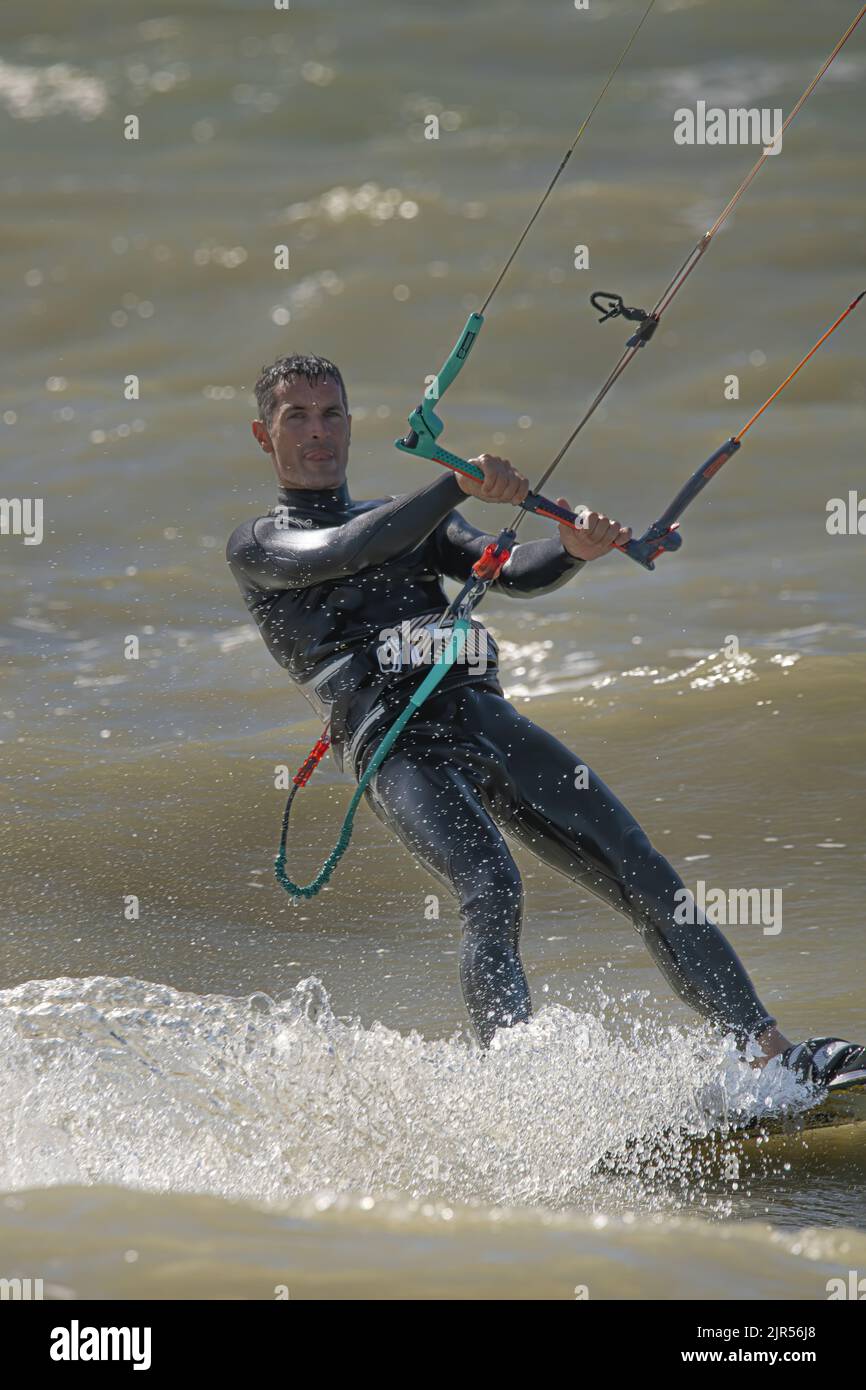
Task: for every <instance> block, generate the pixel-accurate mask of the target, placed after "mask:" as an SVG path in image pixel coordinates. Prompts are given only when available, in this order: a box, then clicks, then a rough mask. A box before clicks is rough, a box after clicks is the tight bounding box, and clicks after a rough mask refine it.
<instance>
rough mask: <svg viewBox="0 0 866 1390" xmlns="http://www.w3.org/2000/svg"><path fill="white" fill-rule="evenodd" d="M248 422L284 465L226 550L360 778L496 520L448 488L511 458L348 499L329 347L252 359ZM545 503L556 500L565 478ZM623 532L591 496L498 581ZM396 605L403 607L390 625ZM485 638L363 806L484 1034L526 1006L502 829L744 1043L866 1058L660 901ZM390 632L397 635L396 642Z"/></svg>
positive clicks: (498, 484) (703, 923) (645, 866)
mask: <svg viewBox="0 0 866 1390" xmlns="http://www.w3.org/2000/svg"><path fill="white" fill-rule="evenodd" d="M255 394H256V401H257V405H258V410H259V418H258V419H256V420H255V421H253V422H252V430H253V434H254V436H255V438H256V440H257V442H258V444H259V446H260V447H261V449H262V450H263V451H264V452H265V453H266V454H268V456H269V457H270V459H271V461H272V463H273V466H274V469H275V472H276V476H277V481H278V483H279V494H278V501H277V505H276V507H274V508H273V509H272V510H271V511H270V512H269V513H268V514H267V516H262V517H257V518H255V519H253V520H251V521H247V522H245V523H243V524H242V525H241V526H239V527H238V528H237V529H236V530H235V531H234V533H233V534H232V536H231V539H230V540H229V543H228V548H227V558H228V561H229V564H230V566H231V569H232V572H233V573H234V576H235V578H236V580H237V582H238V584H239V586H240V588H241V592H242V594H243V596H244V600H245V602H246V605H247V607H248V609H249V611H250V613H251V614H252V616H253V618H254V619H255V621H256V623H257V625H258V627H259V630H260V631H261V633H262V636H263V638H264V640H265V642H266V644H267V646H268V649H269V650H270V652H271V654H272V655H273V656H274V658H275V659H276V660H277V662H279V664H280V665H281V666H283V667H284V668H285V669H286V670H287V671H288V672H289V674H290V675H291V677H292V678H293V680H294V681H295V682H296V684H297V685H298V686H299V688H300V689H301V691H302V692H303V694H304V695H305V696H306V697H307V699H308V700H309V702H310V703H311V705H312V707H313V709H314V710H315V711H316V713H317V714H318V716H319V717H320V718H321V719H322V720H323V721H326V722H327V723H328V724H329V728H330V738H331V748H332V751H333V753H334V756H335V759H336V761H337V763H338V766H340V767H341V768H343V767H345V768H346V769H347V770H349V771H351V773H352V775H353V776H354V777H355V779H356V781H357V780H360V778H361V776H362V774H363V771H364V768H365V766H366V764H367V762H368V760H369V758H370V757H371V756H372V753H373V751H374V749H375V746H376V742H377V736H381V735H382V734H383V733H384V731H385V730H386V729H387V728H388V727H389V726H390V724H391V723H392V722H393V720H394V718H396V716H397V714H398V713H399V711H400V710H402V709H403V708H404V707H405V704H406V701H407V699H408V696H409V695H410V694H411V693H412V692H413V691H414V690H415V689H416V688H417V687H418V685H419V684H420V682H421V680H422V679H423V677H424V674H425V670H424V667H423V665H422V666H420V667H419V666H418V665H415V664H413V662H412V660H411V658H410V659H409V660H407V661H405V662H404V663H403V664H402V665H401V664H400V662H399V660H398V661H396V662H395V650H394V647H393V643H390V642H389V640H387V638H386V639H383V634H393V633H394V631H395V630H396V631H402V632H403V633H404V634H405V633H406V632H407V631H408V635H409V643H408V650H409V651H410V652H411V650H412V648H414V649H415V650H416V652H419V653H421V654H422V655H423V652H422V646H423V644H422V643H421V641H420V639H421V638H423V637H424V635H425V633H427V634H429V633H430V632H431V629H432V630H433V632H434V634H435V626H436V620H437V618H438V617H440V615H441V614H442V612H443V610H444V609H445V607H446V606H447V603H448V599H447V596H446V594H445V592H444V590H443V588H442V578H443V576H445V577H448V578H451V579H455V580H459V581H461V582H462V581H464V580H466V578H467V577H468V575H469V572H470V568H471V566H472V564H473V563H474V562H475V561H476V560H478V558H479V557H480V556H481V554H482V551H483V550H484V548H485V546H486V545H487V544H488V543H489V542H490V541H491V539H493V538H492V537H491V536H490V535H488V534H485V533H484V532H482V531H479V530H478V529H477V528H476V527H475V526H473V525H471V524H470V523H469V522H468V521H466V520H465V518H464V517H463V516H462V515H461V514H460V512H459V511H458V510H456V507H457V504H458V503H459V502H460V501H461V499H462V498H463V497H464V496H467V495H468V496H473V497H478V498H481V499H482V500H484V501H486V502H504V503H508V504H510V505H512V506H514V505H517V504H519V502H520V501H521V500H522V499H523V498H524V497H525V496H526V493H527V491H528V487H529V485H528V482H527V480H526V479H525V478H524V477H523V476H522V475H521V474H519V473H518V472H516V470H515V469H514V468H513V467H512V466H511V464H510V463H509V462H508V461H507V460H505V459H500V458H497V457H493V456H491V455H487V454H482V455H481V456H480V457H479V458H477V459H475V460H473V461H474V462H475V463H476V464H477V465H478V466H479V467H480V468H481V469H482V472H483V474H484V480H483V482H482V481H476V480H475V479H471V478H468V477H465V476H460V475H458V474H456V473H452V472H446V473H443V474H442V475H441V476H440V477H437V478H436V479H435V480H434V481H433V482H430V483H427V484H426V485H425V486H423V487H420V488H418V489H417V490H416V491H415V492H411V493H405V494H401V495H400V496H396V497H395V496H391V497H387V498H380V499H377V500H374V501H357V500H355V499H354V498H353V497H352V496H351V495H350V493H349V490H348V486H347V483H346V470H347V465H348V453H349V444H350V439H351V415H350V414H349V411H348V401H347V397H346V390H345V386H344V383H343V378H342V376H341V374H340V372H339V370H338V368H337V367H336V366H335V365H334V364H333V363H332V362H330V361H329V360H328V359H327V358H323V357H317V356H297V355H295V356H289V357H284V358H280V359H279V360H278V361H277V362H275V363H274V364H273V365H272V366H270V367H269V368H266V369H263V372H262V375H261V376H260V377H259V380H258V381H257V383H256V387H255ZM557 500H558V503H559V505H561V506H565V507H570V503H569V502H568V501H567V500H566V499H565V498H559V499H557ZM630 535H631V532H630V531H629V530H628V528H624V527H621V526H620V525H619V524H618V523H617V522H615V521H613V520H611V519H609V518H608V517H606V516H604V515H600V514H598V513H596V512H589V514H588V517H587V529H586V530H585V531H582V532H581V531H575V530H573V529H571V528H569V527H566V526H560V528H559V536H558V537H555V536H551V537H549V538H545V539H543V540H533V541H527V542H524V543H522V544H520V545H517V546H515V548H514V550H513V553H512V554H511V557H510V559H509V560H508V562H507V563H506V564H505V566H504V568H503V569H502V571H501V573H500V576H499V578H498V580H497V581H496V582H495V585H494V587H495V588H496V590H497V592H498V593H500V594H503V595H508V596H510V597H516V598H524V599H528V598H533V597H535V596H537V595H540V594H545V593H549V592H551V591H552V590H554V589H558V588H559V587H561V586H562V585H563V584H565V583H567V582H568V581H569V580H570V579H572V578H573V577H574V575H575V574H577V573H578V571H579V570H581V569H582V568H583V566H584V565H585V564H587V563H589V562H590V561H592V560H595V559H598V558H599V557H600V556H602V555H604V554H606V553H607V552H608V551H609V550H610V549H611V548H612V546H613V545H614V544H617V543H624V542H625V541H627V540H628V539H629V537H630ZM406 624H408V629H407V628H406V626H405V625H406ZM473 629H474V632H475V633H476V634H477V635H478V638H479V641H480V642H481V651H482V654H483V655H484V656H485V660H483V661H481V662H479V661H478V660H477V651H476V653H475V659H473V660H472V661H469V660H467V661H465V662H462V663H457V664H455V665H454V666H453V667H452V668H451V669H450V670H449V671H448V673H447V675H446V676H445V678H444V679H443V681H442V683H441V685H440V686H439V688H438V689H437V690H436V691H435V692H434V694H433V695H432V696H431V698H430V699H429V700H428V702H427V703H426V704H424V706H423V707H422V709H421V710H420V711H419V713H418V714H416V715H415V716H414V717H413V719H412V720H411V721H410V722H409V724H408V725H407V726H406V728H405V730H404V731H403V733H402V734H401V735H400V738H399V740H398V742H397V743H396V744H395V746H394V749H393V750H392V751H391V753H390V754H389V755H388V757H387V758H386V759H385V761H384V762H383V764H382V766H381V767H380V768H379V770H378V772H377V773H376V775H375V777H374V779H373V780H372V781H371V784H370V786H369V787H368V789H367V791H366V793H365V795H366V799H367V801H368V804H369V805H370V806H371V808H372V809H373V811H374V812H375V814H376V815H377V816H378V817H379V819H380V820H382V821H383V822H384V823H385V824H386V825H387V826H389V827H390V828H391V829H392V830H393V831H394V832H395V834H397V835H398V836H399V838H400V839H401V840H402V841H403V843H404V844H405V845H406V846H407V847H408V848H409V849H410V851H411V852H412V853H413V855H414V856H415V857H416V858H417V859H418V860H419V861H420V862H421V863H422V864H423V865H424V867H425V868H426V869H427V870H428V871H429V872H431V873H432V874H434V875H435V876H436V878H438V879H439V881H440V882H441V883H442V884H443V885H444V886H445V887H446V888H447V890H448V891H449V892H450V893H451V894H452V895H453V896H454V897H455V898H456V900H457V902H458V904H459V909H460V915H461V918H462V922H463V933H462V943H461V949H460V981H461V985H462V989H463V997H464V999H465V1002H466V1006H467V1009H468V1011H469V1014H470V1017H471V1019H472V1022H473V1025H474V1027H475V1030H476V1032H477V1035H478V1038H479V1040H480V1042H481V1044H482V1046H485V1047H486V1046H487V1045H489V1043H490V1041H491V1039H492V1037H493V1035H494V1033H495V1032H496V1030H497V1029H498V1028H503V1027H509V1026H512V1025H514V1024H516V1023H519V1022H521V1021H523V1020H525V1019H527V1018H529V1016H530V1013H531V1004H530V996H529V988H528V985H527V982H526V976H525V974H524V971H523V966H522V963H521V960H520V954H519V949H518V947H519V938H520V929H521V921H522V914H523V891H522V884H521V879H520V874H519V872H518V869H517V865H516V864H515V861H514V859H513V857H512V855H511V852H510V850H509V848H508V845H507V843H506V836H507V837H509V838H511V839H513V840H515V841H516V842H518V843H521V844H523V845H525V846H526V847H528V848H530V849H531V850H532V851H533V852H534V853H535V854H536V855H537V856H538V858H540V859H541V860H542V861H543V862H544V863H546V864H548V865H549V866H550V867H551V868H554V869H557V870H558V871H559V872H560V873H562V874H564V875H565V876H566V877H568V878H570V879H571V881H572V882H573V883H574V884H576V885H577V886H578V887H579V888H580V889H583V890H586V891H588V892H590V893H592V894H594V895H595V896H596V897H598V898H599V899H601V900H602V901H603V902H606V903H607V904H608V905H609V906H611V907H612V908H614V909H615V910H616V911H618V912H620V913H621V914H623V915H624V916H625V917H627V918H629V919H630V921H631V922H632V923H633V925H634V926H635V927H636V929H637V931H638V933H639V934H640V936H641V938H642V940H643V942H644V944H645V945H646V947H647V949H648V950H649V952H650V954H651V955H652V957H653V959H654V960H655V962H656V964H657V965H658V967H659V969H660V970H661V972H662V974H663V975H664V976H665V978H666V979H667V980H668V982H669V984H670V985H671V987H672V988H673V989H674V990H675V992H676V993H677V994H678V995H679V997H680V998H681V999H683V1000H684V1001H685V1003H687V1004H688V1005H689V1006H690V1007H691V1008H693V1009H695V1010H696V1011H697V1012H698V1013H700V1014H702V1015H703V1016H704V1017H706V1018H708V1019H710V1020H712V1021H713V1022H714V1023H715V1024H716V1025H718V1026H719V1027H720V1028H722V1029H724V1030H725V1031H730V1032H732V1033H733V1034H734V1035H735V1037H736V1038H737V1041H738V1044H739V1045H740V1046H741V1047H742V1048H745V1047H746V1044H747V1043H748V1041H749V1040H752V1041H754V1042H755V1043H756V1045H757V1046H756V1048H755V1049H753V1052H755V1053H756V1054H757V1055H755V1056H754V1058H753V1060H754V1062H755V1065H763V1064H764V1063H766V1062H767V1061H768V1060H769V1059H770V1058H771V1057H773V1056H776V1055H777V1054H783V1061H787V1062H789V1063H790V1064H791V1065H792V1066H793V1067H794V1069H795V1070H797V1072H798V1074H799V1075H800V1076H801V1077H802V1078H803V1079H805V1080H810V1081H813V1082H817V1083H820V1084H822V1085H825V1084H828V1083H829V1082H831V1081H833V1080H835V1081H836V1082H837V1083H838V1084H842V1083H843V1082H844V1083H845V1084H851V1081H852V1078H853V1079H857V1078H858V1076H859V1075H860V1073H862V1078H863V1079H864V1080H866V1049H863V1048H860V1047H858V1046H857V1045H856V1044H853V1043H846V1042H844V1040H841V1039H828V1038H821V1039H811V1040H810V1041H809V1042H807V1043H799V1044H796V1045H792V1044H791V1043H790V1042H789V1040H788V1039H787V1038H786V1037H784V1036H783V1035H782V1034H781V1033H780V1031H779V1029H778V1027H777V1020H776V1019H775V1018H774V1017H773V1016H772V1015H771V1014H770V1013H769V1011H768V1010H767V1009H766V1007H765V1006H764V1005H763V1004H762V1003H761V1001H760V999H759V998H758V995H757V993H756V991H755V989H754V986H753V985H752V982H751V980H750V979H749V976H748V974H747V973H746V970H745V968H744V966H743V964H742V962H741V961H740V960H739V958H738V956H737V955H736V953H735V952H734V950H733V948H732V947H731V946H730V944H729V943H728V941H727V940H726V939H725V937H724V936H723V934H722V933H721V931H720V930H719V928H718V927H717V926H716V925H715V924H714V923H713V922H712V921H711V920H709V919H708V918H707V917H706V915H705V914H704V913H703V912H702V911H701V910H700V909H697V910H696V913H695V921H694V923H693V924H683V923H681V922H678V921H677V920H676V919H675V904H676V903H677V902H678V901H681V899H678V898H677V897H676V894H677V893H678V892H680V894H682V892H683V891H684V885H683V882H682V879H681V878H680V876H679V875H678V874H677V872H676V871H675V869H674V868H673V867H672V866H671V865H670V864H669V863H668V861H667V860H666V859H665V858H664V857H663V856H662V855H661V854H660V853H659V852H658V851H657V850H656V849H655V848H654V847H653V845H652V844H651V843H650V841H649V839H648V838H647V836H646V834H645V833H644V831H643V830H642V828H641V827H640V825H638V823H637V821H636V820H635V819H634V817H633V816H632V815H631V814H630V812H629V811H628V810H627V809H626V807H625V806H624V805H623V804H622V802H621V801H619V800H618V799H617V797H616V796H615V795H614V793H613V792H612V791H611V790H610V789H609V788H608V787H607V786H606V785H605V783H604V782H603V781H602V780H601V779H600V778H599V777H598V776H597V775H596V774H595V773H594V772H593V771H592V770H591V769H590V768H588V767H587V766H586V765H585V764H584V763H582V761H581V759H579V758H578V757H577V756H576V755H575V754H574V753H573V752H571V751H570V750H569V749H568V748H567V747H566V746H565V745H564V744H562V743H560V742H559V740H558V739H556V738H554V737H553V736H552V735H551V734H549V733H548V732H547V731H546V730H544V729H542V728H540V727H539V726H538V725H536V724H534V723H532V721H531V720H529V719H527V718H526V716H525V715H522V714H520V713H518V711H517V710H516V709H514V707H513V706H512V705H511V704H509V702H508V701H507V700H506V699H505V697H504V694H503V691H502V687H501V685H500V683H499V679H498V666H497V648H496V644H495V642H494V641H493V639H492V637H491V636H490V634H489V633H487V631H486V629H484V627H483V625H482V624H480V623H478V622H476V621H474V620H473ZM403 649H404V651H403V654H404V656H405V653H406V644H405V643H404V644H403Z"/></svg>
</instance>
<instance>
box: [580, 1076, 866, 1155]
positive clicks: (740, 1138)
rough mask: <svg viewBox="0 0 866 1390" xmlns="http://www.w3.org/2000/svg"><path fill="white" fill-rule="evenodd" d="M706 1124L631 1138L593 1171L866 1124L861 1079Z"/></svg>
mask: <svg viewBox="0 0 866 1390" xmlns="http://www.w3.org/2000/svg"><path fill="white" fill-rule="evenodd" d="M709 1123H710V1126H711V1127H710V1128H709V1130H707V1131H706V1132H704V1133H696V1132H695V1130H694V1129H688V1128H686V1127H685V1126H682V1127H679V1128H677V1129H672V1128H668V1129H665V1130H662V1131H661V1132H659V1133H657V1134H654V1135H643V1136H633V1137H632V1138H630V1139H627V1140H626V1141H625V1142H624V1143H623V1144H621V1145H619V1146H618V1147H617V1148H616V1149H615V1150H609V1151H608V1152H607V1153H605V1154H604V1155H603V1156H602V1157H601V1158H600V1159H599V1160H598V1161H597V1162H596V1163H595V1165H594V1167H593V1172H595V1173H599V1174H600V1173H612V1174H622V1173H626V1172H628V1173H634V1172H635V1171H637V1170H639V1169H641V1168H643V1167H644V1166H645V1165H646V1164H654V1165H658V1164H659V1163H660V1162H662V1163H664V1161H665V1159H668V1160H670V1159H673V1158H675V1157H676V1156H678V1155H681V1154H682V1152H683V1151H684V1150H685V1149H688V1150H690V1151H693V1152H694V1151H696V1150H701V1151H711V1150H713V1149H719V1148H720V1146H722V1145H725V1147H727V1145H728V1144H730V1143H732V1142H734V1143H742V1144H743V1146H744V1147H749V1146H750V1141H758V1142H759V1143H761V1142H763V1141H764V1140H767V1139H771V1138H776V1137H779V1136H782V1137H784V1136H796V1135H802V1134H808V1133H810V1132H812V1131H816V1130H829V1129H840V1128H843V1127H847V1126H852V1125H866V1081H861V1082H858V1083H857V1084H855V1085H852V1086H847V1087H846V1086H840V1087H838V1088H836V1089H833V1090H830V1091H825V1092H824V1093H823V1094H822V1095H821V1096H820V1098H819V1099H817V1100H815V1101H814V1102H813V1104H812V1105H807V1106H805V1107H803V1106H800V1107H794V1106H788V1107H779V1108H778V1109H775V1110H771V1111H767V1113H766V1114H759V1115H756V1114H755V1113H754V1111H751V1112H748V1111H741V1112H737V1111H729V1112H728V1114H727V1115H726V1116H724V1117H723V1118H718V1119H715V1118H714V1119H712V1120H710V1122H709Z"/></svg>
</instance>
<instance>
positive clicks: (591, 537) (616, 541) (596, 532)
mask: <svg viewBox="0 0 866 1390" xmlns="http://www.w3.org/2000/svg"><path fill="white" fill-rule="evenodd" d="M556 502H557V506H560V507H567V508H568V510H569V511H570V512H572V511H573V512H577V513H578V515H579V514H580V513H581V512H583V513H584V524H585V527H586V529H585V530H583V531H575V530H574V529H573V528H572V527H571V526H566V525H565V523H564V522H563V523H561V524H560V527H559V534H560V537H561V539H562V544H563V546H564V548H565V549H566V550H567V551H568V553H569V555H574V556H576V557H577V559H578V560H597V559H598V557H599V556H600V555H606V554H607V552H608V551H609V550H611V549H612V548H613V547H614V546H615V545H625V543H626V541H630V540H631V527H630V526H620V524H619V522H618V521H611V519H610V517H607V516H602V515H601V514H600V513H599V512H591V511H590V510H589V508H588V507H586V506H584V505H583V503H581V505H580V506H579V507H572V505H571V503H570V502H569V501H568V500H567V499H566V498H565V497H557V499H556Z"/></svg>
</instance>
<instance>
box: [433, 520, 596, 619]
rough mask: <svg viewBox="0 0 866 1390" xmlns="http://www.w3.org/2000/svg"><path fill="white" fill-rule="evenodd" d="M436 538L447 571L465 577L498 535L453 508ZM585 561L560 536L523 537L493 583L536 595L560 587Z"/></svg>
mask: <svg viewBox="0 0 866 1390" xmlns="http://www.w3.org/2000/svg"><path fill="white" fill-rule="evenodd" d="M435 539H436V551H437V555H438V557H439V564H440V566H441V569H442V572H443V574H446V575H447V576H448V578H449V579H459V580H461V581H462V580H465V579H468V578H469V573H470V570H471V569H472V566H473V565H474V563H475V561H476V560H479V559H480V558H481V555H482V553H483V551H484V547H485V546H487V545H489V544H490V542H491V541H495V540H496V537H495V536H491V535H488V534H487V533H486V532H484V531H479V530H478V528H477V527H476V526H473V525H472V523H471V522H470V521H467V520H466V518H465V516H462V515H461V513H460V512H458V511H452V513H451V515H450V516H448V517H446V518H445V520H444V521H442V522H441V523H440V525H439V526H438V527H437V529H436V537H435ZM585 564H586V561H585V560H580V559H578V558H577V556H575V555H569V554H568V552H567V551H566V550H565V548H564V546H563V545H562V542H561V541H560V540H559V539H558V538H557V537H554V536H550V537H545V539H544V540H538V541H523V542H522V543H519V544H517V545H515V547H514V549H513V551H512V552H511V556H510V557H509V559H508V560H506V562H505V564H504V565H503V567H502V569H501V571H500V574H499V578H498V579H496V580H495V581H494V583H493V584H492V586H491V587H492V588H493V589H495V590H497V591H498V592H500V593H503V594H510V595H512V596H513V597H515V598H518V597H524V598H526V597H529V598H532V597H534V596H535V595H537V594H547V593H550V592H551V591H552V590H553V589H558V588H560V587H561V585H563V584H564V583H565V582H566V580H568V579H570V578H571V576H572V575H573V574H576V573H577V571H578V570H579V569H583V566H584V565H585Z"/></svg>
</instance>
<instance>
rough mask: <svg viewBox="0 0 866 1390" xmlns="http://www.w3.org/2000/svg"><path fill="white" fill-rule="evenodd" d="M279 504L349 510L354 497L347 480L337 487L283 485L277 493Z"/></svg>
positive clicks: (331, 510) (323, 509) (305, 509)
mask: <svg viewBox="0 0 866 1390" xmlns="http://www.w3.org/2000/svg"><path fill="white" fill-rule="evenodd" d="M277 504H278V505H279V506H281V507H292V508H298V509H300V510H302V511H326V512H334V511H348V509H349V507H351V505H352V497H351V494H350V492H349V486H348V483H346V482H343V483H341V484H340V486H339V487H337V488H333V487H281V488H280V489H279V493H278V495H277Z"/></svg>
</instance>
